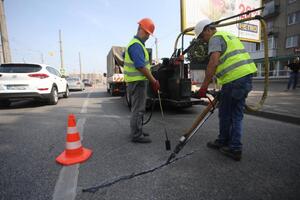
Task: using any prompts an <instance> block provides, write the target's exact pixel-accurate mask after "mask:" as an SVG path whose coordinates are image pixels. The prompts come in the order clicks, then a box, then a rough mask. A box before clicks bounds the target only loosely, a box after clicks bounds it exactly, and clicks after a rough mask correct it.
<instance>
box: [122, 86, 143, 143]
mask: <svg viewBox="0 0 300 200" xmlns="http://www.w3.org/2000/svg"><path fill="white" fill-rule="evenodd" d="M147 85H148V81H135V82H130V83H128V85H127V90H128V92H129V97H130V102H131V119H130V129H131V137H132V139H137V138H139V137H141V136H142V134H143V130H142V128H143V117H144V113H145V109H146V91H147Z"/></svg>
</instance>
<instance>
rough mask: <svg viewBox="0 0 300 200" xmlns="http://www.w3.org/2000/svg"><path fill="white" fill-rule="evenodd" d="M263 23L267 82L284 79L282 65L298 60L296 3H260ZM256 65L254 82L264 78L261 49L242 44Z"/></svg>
mask: <svg viewBox="0 0 300 200" xmlns="http://www.w3.org/2000/svg"><path fill="white" fill-rule="evenodd" d="M263 4H264V5H265V10H264V12H263V16H264V18H265V21H266V23H267V33H268V46H269V52H268V53H269V60H270V74H269V76H270V78H285V77H288V70H287V68H286V65H287V64H288V63H290V62H292V61H293V59H294V58H295V57H296V56H300V0H264V1H263ZM244 44H245V48H246V49H247V50H248V51H249V52H250V54H251V56H252V58H253V59H254V61H255V63H256V64H257V68H258V73H257V74H256V77H257V78H262V77H263V76H264V66H263V62H264V61H263V60H264V45H263V42H261V43H249V42H244Z"/></svg>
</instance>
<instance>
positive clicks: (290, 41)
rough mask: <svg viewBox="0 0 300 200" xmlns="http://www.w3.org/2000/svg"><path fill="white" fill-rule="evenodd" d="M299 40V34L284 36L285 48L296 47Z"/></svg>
mask: <svg viewBox="0 0 300 200" xmlns="http://www.w3.org/2000/svg"><path fill="white" fill-rule="evenodd" d="M298 41H299V36H298V35H294V36H290V37H287V38H286V41H285V48H291V47H297V46H298Z"/></svg>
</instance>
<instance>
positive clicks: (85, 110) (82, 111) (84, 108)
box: [80, 92, 91, 113]
mask: <svg viewBox="0 0 300 200" xmlns="http://www.w3.org/2000/svg"><path fill="white" fill-rule="evenodd" d="M90 95H91V92H90V93H89V94H88V96H87V98H86V99H85V101H84V103H83V105H82V108H81V111H80V113H87V106H88V104H89V98H90Z"/></svg>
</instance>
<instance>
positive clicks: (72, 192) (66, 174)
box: [52, 93, 91, 200]
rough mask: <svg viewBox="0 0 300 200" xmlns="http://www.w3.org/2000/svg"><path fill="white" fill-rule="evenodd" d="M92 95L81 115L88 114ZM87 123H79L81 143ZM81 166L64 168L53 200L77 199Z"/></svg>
mask: <svg viewBox="0 0 300 200" xmlns="http://www.w3.org/2000/svg"><path fill="white" fill-rule="evenodd" d="M90 95H91V93H89V94H88V96H87V98H86V100H85V101H84V103H83V105H82V108H81V111H80V113H87V106H88V103H89V97H90ZM85 122H86V119H85V118H82V119H79V120H78V121H77V130H78V131H79V133H80V138H81V141H82V140H83V128H84V124H85ZM79 166H80V164H75V165H71V166H63V167H62V169H61V170H60V173H59V177H58V180H57V182H56V184H55V188H54V193H53V196H52V200H74V199H75V198H76V189H77V181H78V175H79Z"/></svg>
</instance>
